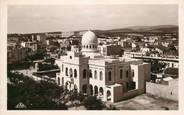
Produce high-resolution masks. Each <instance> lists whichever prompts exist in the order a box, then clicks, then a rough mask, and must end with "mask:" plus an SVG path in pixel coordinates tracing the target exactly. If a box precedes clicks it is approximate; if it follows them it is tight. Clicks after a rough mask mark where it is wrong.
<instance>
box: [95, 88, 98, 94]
mask: <svg viewBox="0 0 184 115" xmlns="http://www.w3.org/2000/svg"><path fill="white" fill-rule="evenodd" d="M94 89H95V95H98V87H97V86H95V87H94Z"/></svg>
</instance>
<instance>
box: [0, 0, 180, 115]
mask: <svg viewBox="0 0 184 115" xmlns="http://www.w3.org/2000/svg"><path fill="white" fill-rule="evenodd" d="M65 4H76V5H77V4H178V5H179V21H178V22H179V110H176V111H171V110H169V111H159V110H153V111H150V110H143V111H140V110H133V111H132V110H131V111H130V110H118V111H117V110H116V111H89V110H88V111H82V110H81V111H80V110H79V111H74V110H73V111H68V110H67V111H63V110H59V111H56V110H48V111H47V110H38V111H35V110H34V111H31V110H29V111H27V110H25V111H20V110H18V111H15V110H8V111H7V82H6V81H7V79H6V76H7V72H6V68H7V53H6V52H7V6H8V5H65ZM0 11H1V12H0V17H1V19H0V22H1V23H0V47H1V48H0V55H1V57H0V78H1V79H0V115H19V114H26V115H33V114H34V115H37V114H38V115H42V114H43V115H50V114H54V115H62V114H63V115H65V114H68V115H73V114H80V115H88V114H106V115H111V114H124V115H125V114H128V115H129V114H150V115H155V114H161V115H163V114H167V115H173V114H176V115H179V114H180V115H182V113H184V112H183V111H184V110H183V109H184V85H183V83H184V78H182V77H183V75H184V71H183V69H184V65H183V62H184V59H183V58H184V52H183V51H184V0H1V6H0Z"/></svg>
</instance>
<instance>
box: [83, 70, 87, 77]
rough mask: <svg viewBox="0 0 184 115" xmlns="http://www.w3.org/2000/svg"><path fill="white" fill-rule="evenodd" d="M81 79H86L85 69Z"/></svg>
mask: <svg viewBox="0 0 184 115" xmlns="http://www.w3.org/2000/svg"><path fill="white" fill-rule="evenodd" d="M83 78H86V69H84V70H83Z"/></svg>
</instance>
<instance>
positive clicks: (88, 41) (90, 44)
mask: <svg viewBox="0 0 184 115" xmlns="http://www.w3.org/2000/svg"><path fill="white" fill-rule="evenodd" d="M97 45H98V39H97V37H96V35H95V33H94V32H92V31H87V32H86V33H84V34H83V36H82V53H83V54H84V55H86V56H89V57H91V58H92V57H94V56H95V55H100V54H98V51H97Z"/></svg>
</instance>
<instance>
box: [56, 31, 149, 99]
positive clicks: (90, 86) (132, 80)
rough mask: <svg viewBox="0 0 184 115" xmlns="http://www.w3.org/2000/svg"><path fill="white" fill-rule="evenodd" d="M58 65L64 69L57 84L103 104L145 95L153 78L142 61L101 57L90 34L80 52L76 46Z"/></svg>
mask: <svg viewBox="0 0 184 115" xmlns="http://www.w3.org/2000/svg"><path fill="white" fill-rule="evenodd" d="M56 64H57V65H58V66H59V67H60V69H61V72H60V73H57V75H56V82H57V84H58V85H60V86H63V87H64V88H66V89H68V90H73V89H76V90H77V91H78V92H82V93H84V94H86V95H96V96H97V97H98V98H100V99H102V100H103V101H110V102H116V101H120V100H122V99H125V98H129V97H131V96H135V95H139V94H141V93H144V92H145V82H146V81H147V80H149V79H150V64H148V63H143V61H142V60H137V59H130V58H126V59H125V58H123V57H112V56H102V55H101V54H100V53H99V52H98V50H97V37H96V35H95V34H94V33H93V32H91V31H88V32H86V33H85V34H84V35H83V37H82V50H81V51H79V50H75V48H74V47H73V48H72V50H71V51H68V52H67V55H65V56H61V57H60V59H58V60H56Z"/></svg>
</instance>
